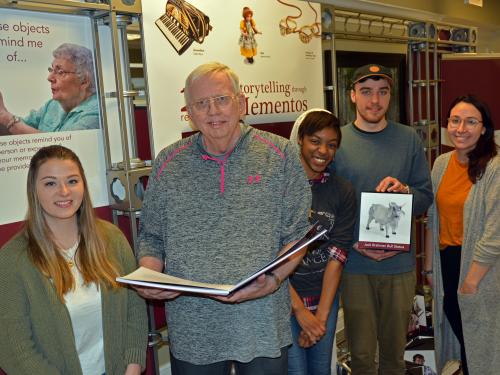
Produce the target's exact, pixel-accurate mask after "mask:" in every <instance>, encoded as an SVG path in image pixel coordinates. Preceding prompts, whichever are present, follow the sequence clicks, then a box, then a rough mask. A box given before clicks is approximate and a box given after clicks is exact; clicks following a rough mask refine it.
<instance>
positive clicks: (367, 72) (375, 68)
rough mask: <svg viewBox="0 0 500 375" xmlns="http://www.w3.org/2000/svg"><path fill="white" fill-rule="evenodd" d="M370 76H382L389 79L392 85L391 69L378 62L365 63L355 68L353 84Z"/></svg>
mask: <svg viewBox="0 0 500 375" xmlns="http://www.w3.org/2000/svg"><path fill="white" fill-rule="evenodd" d="M369 77H382V78H385V79H387V81H388V82H389V84H390V85H391V86H392V74H391V70H390V69H389V68H387V67H385V66H382V65H377V64H368V65H363V66H361V67H359V68H358V69H356V70H355V72H354V74H353V76H352V86H354V85H355V84H356V83H358V82H359V81H361V80H362V79H365V78H369Z"/></svg>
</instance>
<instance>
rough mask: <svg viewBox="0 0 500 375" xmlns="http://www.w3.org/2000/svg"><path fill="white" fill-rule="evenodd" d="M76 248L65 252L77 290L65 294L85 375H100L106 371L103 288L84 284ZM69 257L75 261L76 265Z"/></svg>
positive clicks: (76, 246)
mask: <svg viewBox="0 0 500 375" xmlns="http://www.w3.org/2000/svg"><path fill="white" fill-rule="evenodd" d="M77 248H78V243H76V244H75V245H74V246H73V247H72V248H70V249H68V250H66V251H65V254H64V257H65V258H66V259H67V260H68V264H70V268H71V271H72V272H73V277H74V278H75V289H74V290H72V291H70V292H68V293H67V294H65V295H64V298H65V300H66V307H67V309H68V311H69V315H70V318H71V325H72V326H73V333H74V335H75V344H76V350H77V353H78V357H79V359H80V364H81V366H82V371H83V375H100V374H104V372H105V366H104V341H103V329H102V306H101V291H100V289H99V288H98V286H97V285H96V284H90V285H88V286H84V285H83V278H82V275H81V273H80V271H79V270H78V268H77V267H76V266H75V265H74V264H75V262H74V256H75V252H76V249H77ZM70 260H73V266H71V262H70Z"/></svg>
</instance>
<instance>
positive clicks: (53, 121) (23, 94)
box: [0, 9, 108, 225]
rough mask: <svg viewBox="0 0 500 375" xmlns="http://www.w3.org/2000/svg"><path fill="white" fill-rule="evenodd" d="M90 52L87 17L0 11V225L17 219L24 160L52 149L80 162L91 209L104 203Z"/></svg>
mask: <svg viewBox="0 0 500 375" xmlns="http://www.w3.org/2000/svg"><path fill="white" fill-rule="evenodd" d="M57 51H58V52H57ZM93 51H94V41H93V33H92V25H91V20H90V18H89V17H87V16H74V15H63V14H51V13H43V12H32V11H24V10H14V9H0V71H1V72H2V73H1V74H0V185H1V186H2V194H1V195H0V207H1V215H0V225H1V224H7V223H12V222H17V221H21V220H23V219H24V217H25V214H26V207H27V199H26V176H27V171H28V167H29V162H30V159H31V157H32V156H33V154H34V153H35V152H36V151H37V150H38V149H40V148H41V147H44V146H48V145H53V144H60V145H63V146H65V147H68V148H70V149H72V150H73V151H75V152H76V154H77V155H78V156H79V158H80V159H81V161H82V164H83V167H84V169H85V172H86V176H87V179H88V182H89V188H90V192H91V196H92V200H93V203H94V206H103V205H107V204H108V196H107V188H106V167H105V162H104V160H105V159H104V147H103V142H102V131H101V123H102V121H101V119H100V111H99V104H98V103H99V100H98V97H97V94H96V93H95V80H96V77H95V73H94V72H95V67H94V57H93ZM53 53H59V54H58V55H57V57H56V56H53ZM68 67H71V69H69V68H68ZM21 133H22V134H21Z"/></svg>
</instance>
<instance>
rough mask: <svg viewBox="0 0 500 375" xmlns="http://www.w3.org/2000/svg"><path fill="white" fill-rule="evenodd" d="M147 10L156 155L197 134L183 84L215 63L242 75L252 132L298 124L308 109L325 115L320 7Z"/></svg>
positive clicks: (155, 3)
mask: <svg viewBox="0 0 500 375" xmlns="http://www.w3.org/2000/svg"><path fill="white" fill-rule="evenodd" d="M142 7H143V22H144V45H145V53H146V63H147V79H148V87H149V99H150V102H149V104H150V110H151V119H152V130H153V138H154V148H155V153H156V154H158V152H160V150H161V149H162V148H164V147H165V146H167V145H169V144H171V143H173V142H175V141H176V140H178V139H179V138H181V135H182V133H183V132H186V131H192V130H196V129H193V128H192V125H191V123H190V119H189V116H188V114H187V111H186V108H185V102H184V96H183V88H184V82H185V79H186V77H187V76H188V74H189V73H190V72H191V71H192V70H193V69H194V68H196V67H197V66H199V65H201V64H203V63H207V62H210V61H218V62H221V63H223V64H226V65H228V66H229V67H231V68H232V69H233V70H234V71H235V72H236V73H237V74H238V75H239V77H240V90H241V92H242V93H243V94H244V95H245V97H246V118H245V121H246V122H247V123H249V124H259V123H275V122H289V121H295V119H296V118H297V117H298V116H299V115H300V114H301V113H302V112H304V111H306V110H307V109H310V108H314V107H323V84H322V56H321V12H320V5H319V4H312V3H310V2H307V1H297V0H287V1H281V0H272V1H269V0H252V1H240V0H234V1H224V0H189V1H185V0H148V1H147V2H146V1H144V2H143V3H142ZM244 15H245V18H244Z"/></svg>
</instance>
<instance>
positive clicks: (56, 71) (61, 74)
mask: <svg viewBox="0 0 500 375" xmlns="http://www.w3.org/2000/svg"><path fill="white" fill-rule="evenodd" d="M47 70H48V71H49V74H52V73H54V74H55V75H56V76H58V77H64V76H65V75H66V74H76V72H68V71H67V70H63V69H61V68H53V67H51V66H49V67H48V68H47Z"/></svg>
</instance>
